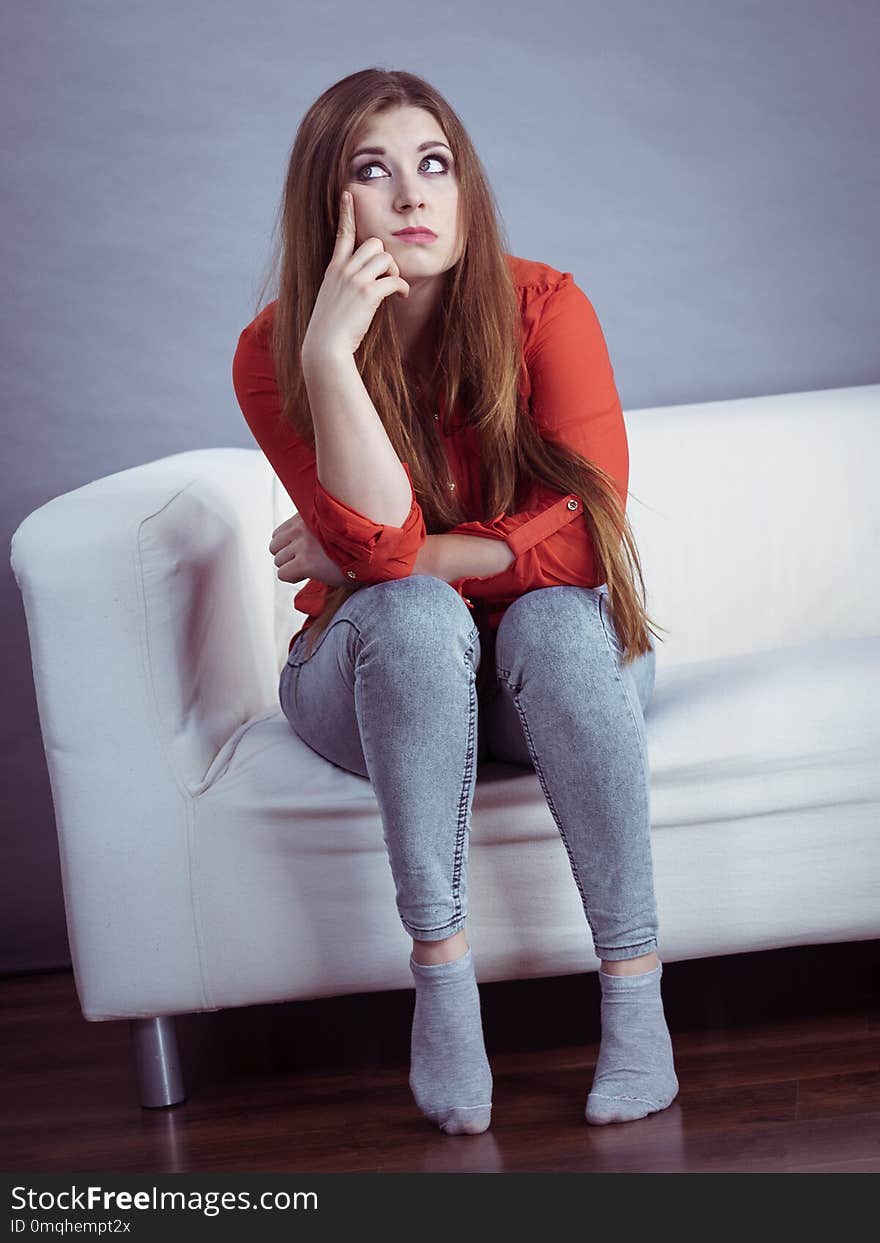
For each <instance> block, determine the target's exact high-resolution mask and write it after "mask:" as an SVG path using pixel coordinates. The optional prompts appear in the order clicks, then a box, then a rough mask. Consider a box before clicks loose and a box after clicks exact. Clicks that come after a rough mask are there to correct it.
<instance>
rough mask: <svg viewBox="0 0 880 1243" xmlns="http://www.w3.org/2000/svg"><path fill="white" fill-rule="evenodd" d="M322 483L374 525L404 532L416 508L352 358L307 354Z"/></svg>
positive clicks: (305, 360) (306, 378) (305, 365)
mask: <svg viewBox="0 0 880 1243" xmlns="http://www.w3.org/2000/svg"><path fill="white" fill-rule="evenodd" d="M302 367H303V379H304V381H305V385H306V392H307V393H308V396H309V408H310V409H311V412H312V422H313V424H314V428H315V456H316V459H317V472H318V479H319V480H320V482H321V484H322V485H323V486H324V487H325V488H326V489H327V491H328V492H330V493H331V494H332V495H333V496H335V497H336V498H337V499H338V500H340V501H342V502H343V504H345V505H350V506H351V508H352V509H356V510H357V512H358V513H359V514H363V515H364V517H365V518H369V519H370V521H372V522H378V523H382V524H384V525H387V526H394V527H400V526H403V523H404V521H405V519H406V516H407V514H408V513H409V511H410V506H411V504H412V496H411V493H410V485H409V480H408V479H407V477H406V472H405V470H404V469H403V466H402V465H401V463H400V459H399V458H398V456H397V454H396V453H395V451H394V447H393V445H392V444H391V441H390V440H389V439H388V434H387V432H386V431H385V428H384V426H383V424H382V420H381V419H380V418H379V414H378V411H377V410H376V407H375V406H374V405H373V402H372V399H371V398H370V394H369V393H368V392H367V390H366V387H365V386H364V382H363V380H362V379H361V376H360V372H359V371H358V369H357V364H356V363H355V360H354V355H353V354H347V353H341V354H340V353H334V352H328V351H326V350H320V351H318V350H312V351H309V352H307V351H303V355H302Z"/></svg>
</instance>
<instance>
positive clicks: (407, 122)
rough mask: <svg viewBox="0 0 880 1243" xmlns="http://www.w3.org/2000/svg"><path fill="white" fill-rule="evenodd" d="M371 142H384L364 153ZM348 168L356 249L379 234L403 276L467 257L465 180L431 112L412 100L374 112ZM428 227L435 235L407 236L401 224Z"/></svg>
mask: <svg viewBox="0 0 880 1243" xmlns="http://www.w3.org/2000/svg"><path fill="white" fill-rule="evenodd" d="M365 148H382V153H381V154H380V153H378V152H377V151H372V152H369V151H367V152H365V150H364V149H365ZM354 150H355V154H354V156H353V157H352V159H351V162H350V165H349V168H348V170H347V180H346V182H345V187H346V189H348V190H350V191H351V193H352V195H353V196H354V209H355V228H356V233H355V248H357V247H358V246H360V245H361V243H362V242H364V241H366V239H367V238H368V237H378V238H379V240H380V241H381V242H382V244H383V245H384V247H385V249H386V250H387V251H388V252H389V253H390V254H392V255H393V256H394V258H395V259H396V261H397V266H398V267H399V268H400V274H401V276H402V277H403V278H404V280H406V281H409V282H410V284H415V285H416V286H417V285H418V284H420V283H424V282H422V281H420V279H419V278H425V277H433V276H438V275H440V274H441V273H442V272H446V271H448V270H449V269H450V268H451V267H453V266H454V265H455V264H456V263H457V262H458V260H459V258H460V253H459V238H458V226H457V215H458V179H457V176H456V170H455V162H454V160H453V156H452V152H451V150H450V149H449V146H448V145H447V142H446V135H445V134H444V133H443V130H442V129H441V128H440V126H439V125H438V123H437V122H436V121H435V119H434V117H433V116H432V115H431V113H430V112H426V111H425V110H424V109H423V108H415V107H412V106H409V105H407V106H406V107H399V108H393V109H390V110H389V111H387V112H383V113H380V114H377V115H376V116H374V117H372V118H371V119H370V120H369V121H368V122H367V124H366V126H365V127H364V129H363V130H362V131H361V133H360V134H359V135H358V140H357V143H356V144H355V148H354ZM410 227H424V228H426V229H431V230H432V231H433V232H434V233H435V234H436V240H435V241H430V242H428V241H412V242H407V241H405V240H404V239H403V238H402V237H396V236H395V234H396V232H397V231H398V230H400V229H406V228H410Z"/></svg>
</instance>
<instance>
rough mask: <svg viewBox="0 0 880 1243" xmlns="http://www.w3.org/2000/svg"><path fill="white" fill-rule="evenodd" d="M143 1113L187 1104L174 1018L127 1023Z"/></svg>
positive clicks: (136, 1020) (160, 1016)
mask: <svg viewBox="0 0 880 1243" xmlns="http://www.w3.org/2000/svg"><path fill="white" fill-rule="evenodd" d="M129 1030H130V1031H131V1039H132V1044H133V1046H134V1056H135V1063H136V1066H137V1078H138V1091H139V1094H140V1100H141V1105H142V1106H143V1108H144V1109H162V1108H164V1107H165V1106H167V1105H176V1104H177V1103H178V1102H179V1101H183V1100H186V1092H185V1091H184V1088H183V1075H182V1073H181V1069H180V1053H179V1051H178V1048H177V1035H176V1033H175V1030H174V1016H173V1015H158V1016H157V1017H156V1018H151V1019H129Z"/></svg>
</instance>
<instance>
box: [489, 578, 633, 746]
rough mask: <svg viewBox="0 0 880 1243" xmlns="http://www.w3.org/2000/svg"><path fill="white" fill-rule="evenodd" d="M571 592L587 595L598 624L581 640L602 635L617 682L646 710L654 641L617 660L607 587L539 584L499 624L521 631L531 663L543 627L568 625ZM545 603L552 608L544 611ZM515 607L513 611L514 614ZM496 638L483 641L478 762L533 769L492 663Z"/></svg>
mask: <svg viewBox="0 0 880 1243" xmlns="http://www.w3.org/2000/svg"><path fill="white" fill-rule="evenodd" d="M542 591H548V592H550V593H551V594H550V595H549V596H544V597H543V598H542V599H541V600H537V599H531V600H530V599H529V597H530V596H533V597H534V596H536V595H537V594H540V593H541V592H542ZM572 593H582V594H585V595H588V596H589V598H590V600H591V601H592V602H593V605H594V607H595V610H596V612H597V616H598V619H599V621H600V622H601V626H598V627H595V628H593V629H591V630H585V631H582V633H583V637H584V642H592V641H594V640H595V639H597V638H599V639H601V640H602V641H603V642H604V641H605V640H606V639H607V647H608V649H610V659H612V660H613V661H614V662H615V663H616V665H617V669H618V671H619V673H620V677H621V681H622V682H623V683H624V686H626V687H627V688H628V693H629V694H630V695H631V696H632V697H634V698H635V699H636V700H638V703H639V705H640V706H641V709H642V713H643V714H644V713H645V712H647V709H648V705H649V703H650V701H651V697H652V694H653V689H654V676H655V669H656V651H655V649H654V646H653V643H652V646H651V649H650V651H648V652H645V653H644V654H643V655H642V656H639V657H637V658H636V659H635V660H634V661H632V662H631V663H630V664H628V665H624V664H623V661H622V658H621V647H620V640H619V638H618V636H617V631H616V629H615V627H614V622H613V617H612V615H611V611H610V609H609V608H608V606H607V603H606V597H607V586H606V585H604V584H603V585H602V586H601V587H598V588H581V587H565V588H562V589H560V588H555V587H553V588H543V589H542V588H539V589H538V592H537V593H535V592H528V593H526V594H525V595H523V596H520V597H519V599H518V600H514V602H513V603H512V604H511V605H510V606H509V607H508V609H507V610H506V612H505V614H504V616H503V617H502V619H501V623H500V625H499V627H498V634H499V635H501V633H502V630H503V631H504V632H505V634H507V633H508V632H510V631H512V630H513V628H514V626H515V627H516V629H517V631H518V632H519V634H520V635H522V634H523V628H524V627H525V633H526V634H527V635H528V638H529V651H530V653H531V658H532V659H533V660H535V661H541V660H542V647H541V635H542V631H544V630H545V628H546V627H547V626H548V625H560V626H567V625H569V621H568V618H569V616H570V615H571V614H570V606H571V604H572V602H573V599H574V597H573V595H572ZM548 605H549V606H551V607H549V609H548ZM514 610H516V612H515V613H514ZM496 643H497V638H496V639H494V640H489V641H487V640H485V639H484V642H483V652H484V658H485V654H487V653H489V652H491V653H492V666H493V667H492V668H491V670H489V669H487V670H485V671H484V677H483V682H484V686H483V689H482V690H481V696H480V731H479V733H480V743H479V751H478V757H479V760H480V761H481V762H482V761H486V760H500V761H502V762H504V763H508V764H524V765H528V766H529V767H534V765H533V763H532V758H531V754H530V752H529V748H528V743H527V741H526V735H525V731H524V729H523V723H522V719H521V717H520V714H519V710H518V708H517V704H516V699H515V697H514V694H513V691H512V690H511V688H510V686H509V685H508V682H507V679H506V678H499V676H498V672H497V670H496V668H495V667H494V666H495V659H494V652H495V647H496Z"/></svg>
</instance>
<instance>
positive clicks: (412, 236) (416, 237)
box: [394, 233, 437, 242]
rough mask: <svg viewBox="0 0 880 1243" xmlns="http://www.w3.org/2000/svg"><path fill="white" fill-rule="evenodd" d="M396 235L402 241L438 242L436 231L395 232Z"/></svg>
mask: <svg viewBox="0 0 880 1243" xmlns="http://www.w3.org/2000/svg"><path fill="white" fill-rule="evenodd" d="M394 236H395V237H397V238H399V239H400V241H402V242H436V241H437V237H436V234H434V233H395V234H394Z"/></svg>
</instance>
